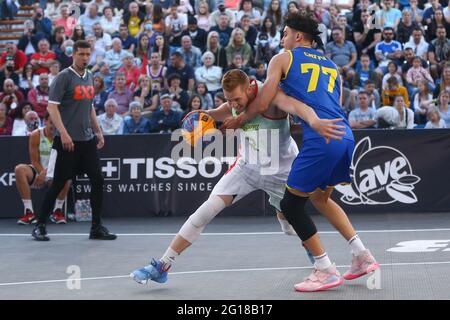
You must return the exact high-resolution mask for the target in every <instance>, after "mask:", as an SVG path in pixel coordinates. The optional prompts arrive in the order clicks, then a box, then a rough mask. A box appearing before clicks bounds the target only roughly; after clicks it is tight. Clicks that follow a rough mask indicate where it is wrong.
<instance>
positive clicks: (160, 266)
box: [150, 258, 171, 273]
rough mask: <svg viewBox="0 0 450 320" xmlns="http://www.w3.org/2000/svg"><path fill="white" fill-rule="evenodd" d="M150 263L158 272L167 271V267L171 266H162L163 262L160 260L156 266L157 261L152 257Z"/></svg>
mask: <svg viewBox="0 0 450 320" xmlns="http://www.w3.org/2000/svg"><path fill="white" fill-rule="evenodd" d="M160 262H161V261H160ZM150 264H151V265H152V266H154V267H155V268H156V270H158V272H160V273H162V272H167V271H169V269H170V267H171V266H170V265H169V266H168V267H164V263H163V262H161V264H160V265H159V266H158V261H156V260H155V259H154V258H153V259H152V262H151V263H150Z"/></svg>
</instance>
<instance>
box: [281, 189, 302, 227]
mask: <svg viewBox="0 0 450 320" xmlns="http://www.w3.org/2000/svg"><path fill="white" fill-rule="evenodd" d="M306 201H308V198H306V197H300V196H297V195H295V194H293V193H291V192H290V191H289V190H286V191H285V193H284V197H283V199H282V200H281V202H280V208H281V211H282V213H283V214H284V216H285V217H286V219H287V220H288V221H289V222H290V220H292V218H293V217H295V216H296V215H297V214H298V212H299V211H304V208H305V204H306Z"/></svg>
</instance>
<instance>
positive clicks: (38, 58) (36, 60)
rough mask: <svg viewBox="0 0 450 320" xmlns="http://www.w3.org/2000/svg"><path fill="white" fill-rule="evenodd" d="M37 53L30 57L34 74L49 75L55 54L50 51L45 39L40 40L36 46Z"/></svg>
mask: <svg viewBox="0 0 450 320" xmlns="http://www.w3.org/2000/svg"><path fill="white" fill-rule="evenodd" d="M38 48H39V52H36V53H35V54H33V55H32V56H31V61H30V62H31V65H32V66H33V70H34V73H35V74H37V75H40V74H41V73H47V74H49V73H50V66H51V65H52V63H53V62H55V60H56V54H55V53H54V52H53V51H50V43H49V42H48V40H47V39H42V40H40V41H39V44H38Z"/></svg>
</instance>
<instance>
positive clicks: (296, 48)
mask: <svg viewBox="0 0 450 320" xmlns="http://www.w3.org/2000/svg"><path fill="white" fill-rule="evenodd" d="M285 24H286V27H285V29H284V34H283V40H282V42H283V46H284V48H285V50H286V51H285V52H283V53H280V54H278V55H276V56H274V57H273V58H272V60H271V61H270V64H269V67H268V71H267V79H266V82H265V83H264V86H263V89H262V90H261V94H260V95H258V96H257V97H256V99H255V100H254V101H253V102H252V103H251V104H250V105H249V106H248V108H247V109H246V111H245V112H244V113H242V114H241V115H240V116H239V117H237V118H234V119H230V120H227V121H225V122H224V126H225V128H237V127H240V126H241V125H242V124H243V123H244V122H246V121H248V120H250V119H253V117H255V116H256V115H257V114H260V113H262V112H265V110H267V108H268V107H269V104H270V103H271V101H272V99H273V98H274V96H275V95H276V94H277V91H278V90H283V91H284V92H285V93H286V94H287V95H289V96H291V97H294V98H296V99H298V100H300V101H301V102H303V103H305V104H307V105H309V106H310V107H311V108H313V109H314V111H315V112H316V114H317V116H318V117H319V118H322V119H334V118H341V119H342V122H340V123H337V124H341V125H343V126H344V127H345V135H344V136H343V137H342V138H343V139H342V140H326V141H325V140H324V139H323V137H320V136H319V135H318V134H317V133H316V132H315V131H314V130H312V129H311V127H310V126H309V125H308V123H306V122H305V121H303V120H302V126H303V146H302V149H301V151H300V153H299V154H298V156H297V158H296V159H295V160H294V162H293V163H292V167H291V171H290V173H289V177H288V181H287V189H286V192H285V194H284V197H283V199H282V201H281V209H282V212H283V213H284V215H285V216H286V218H287V220H288V221H289V223H290V224H291V225H292V227H293V228H294V230H295V231H296V233H297V234H298V236H299V237H300V238H301V239H302V241H303V243H304V245H305V246H306V247H307V248H308V250H309V251H310V252H311V253H312V254H313V256H314V260H315V264H314V265H315V269H314V271H313V272H312V274H311V275H310V276H308V277H307V278H306V279H305V280H304V281H303V282H301V283H298V284H296V285H295V289H296V290H297V291H301V292H313V291H322V290H326V289H329V288H333V287H336V286H339V285H340V284H342V283H343V282H344V279H346V280H352V279H356V278H359V277H361V276H363V275H365V274H367V273H369V272H372V271H374V270H376V269H378V268H379V265H378V263H377V262H376V261H375V259H374V257H373V256H372V254H371V253H370V252H369V250H367V249H366V248H365V247H364V245H363V243H362V241H361V239H360V238H359V236H358V235H357V234H356V232H355V230H354V228H353V226H352V225H351V223H350V221H349V219H348V217H347V215H346V214H345V212H344V211H343V210H342V208H341V207H340V206H339V205H338V204H337V203H335V202H334V201H333V200H332V199H331V198H330V196H331V193H332V192H333V188H334V186H335V185H337V184H342V183H351V178H350V173H349V168H350V163H351V159H352V154H353V149H354V138H353V134H352V131H351V129H350V125H349V123H348V121H347V120H344V115H343V113H342V112H341V104H342V95H341V92H342V82H341V78H340V76H339V71H338V68H337V67H336V65H335V64H334V63H333V62H332V61H331V60H329V59H328V58H326V57H325V56H324V55H323V54H322V53H320V52H319V51H316V50H314V49H312V43H313V41H314V40H316V39H317V38H318V35H319V34H320V32H319V31H318V30H317V27H318V24H317V22H316V21H315V20H314V19H313V18H312V17H309V16H307V15H304V14H301V13H293V14H290V15H289V16H288V18H287V20H286V21H285ZM308 199H311V201H312V203H313V204H314V206H315V207H316V208H317V209H318V210H319V211H320V212H321V213H322V214H323V215H324V216H325V217H326V218H327V219H328V220H329V221H330V223H331V224H332V225H333V226H334V227H335V228H336V229H337V230H338V231H339V232H340V233H341V234H342V235H343V236H344V237H345V239H346V240H347V241H348V242H349V244H350V247H351V251H352V254H353V259H352V264H351V268H350V270H348V271H347V272H345V274H344V276H343V277H342V276H341V275H340V273H339V271H337V269H336V266H335V265H334V264H332V263H331V261H330V259H329V257H328V255H327V253H326V252H325V250H324V247H323V245H322V243H321V241H320V237H319V235H318V233H317V229H316V226H315V225H314V222H313V221H312V219H311V217H310V216H309V215H308V214H306V212H305V204H306V202H307V201H308Z"/></svg>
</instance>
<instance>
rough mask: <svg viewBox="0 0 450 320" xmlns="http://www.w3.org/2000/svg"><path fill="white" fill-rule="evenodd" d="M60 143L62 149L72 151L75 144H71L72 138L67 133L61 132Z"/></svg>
mask: <svg viewBox="0 0 450 320" xmlns="http://www.w3.org/2000/svg"><path fill="white" fill-rule="evenodd" d="M61 143H62V145H63V149H64V150H67V151H69V152H72V151H73V150H74V149H75V145H74V144H73V141H72V138H71V137H70V136H69V134H68V133H64V134H61Z"/></svg>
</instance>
